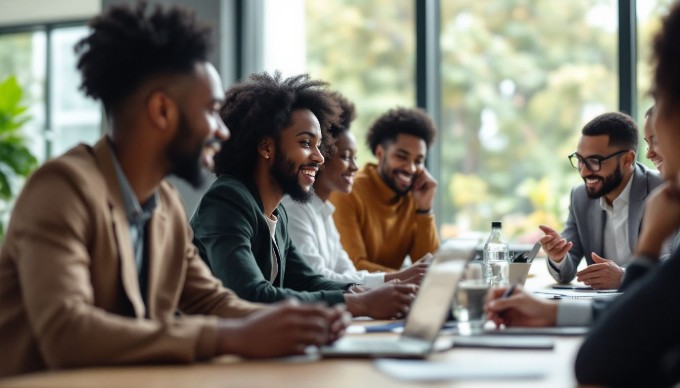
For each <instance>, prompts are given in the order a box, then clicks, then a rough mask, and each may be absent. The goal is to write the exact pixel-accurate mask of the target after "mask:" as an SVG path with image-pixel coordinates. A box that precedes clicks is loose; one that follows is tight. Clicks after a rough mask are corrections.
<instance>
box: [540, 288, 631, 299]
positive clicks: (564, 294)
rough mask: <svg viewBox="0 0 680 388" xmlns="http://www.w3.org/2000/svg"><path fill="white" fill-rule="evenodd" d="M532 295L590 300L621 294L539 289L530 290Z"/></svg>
mask: <svg viewBox="0 0 680 388" xmlns="http://www.w3.org/2000/svg"><path fill="white" fill-rule="evenodd" d="M531 293H532V294H535V295H536V296H538V297H548V298H550V297H553V298H557V299H559V298H562V299H592V298H603V297H613V296H615V295H619V294H621V293H620V292H616V291H612V290H591V291H586V290H552V289H547V288H544V289H541V290H532V291H531Z"/></svg>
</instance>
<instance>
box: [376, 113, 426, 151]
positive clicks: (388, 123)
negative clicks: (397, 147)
mask: <svg viewBox="0 0 680 388" xmlns="http://www.w3.org/2000/svg"><path fill="white" fill-rule="evenodd" d="M436 133H437V129H436V128H435V126H434V122H433V121H432V119H431V118H430V116H429V115H428V114H427V112H425V111H424V110H422V109H420V108H394V109H390V110H389V111H387V113H385V114H383V115H382V116H380V117H378V119H377V120H376V121H375V122H374V123H373V125H372V126H371V128H369V130H368V135H367V136H366V143H367V144H368V147H369V148H370V149H371V151H372V152H373V154H374V155H375V148H376V147H377V146H378V145H379V144H382V145H383V146H384V145H385V143H386V142H388V141H389V142H394V141H395V140H396V139H397V136H398V135H400V134H407V135H413V136H415V137H419V138H421V139H423V140H424V141H425V144H426V145H427V148H428V149H429V148H430V145H432V142H433V141H434V137H435V134H436Z"/></svg>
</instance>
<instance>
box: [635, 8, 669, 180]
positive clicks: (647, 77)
mask: <svg viewBox="0 0 680 388" xmlns="http://www.w3.org/2000/svg"><path fill="white" fill-rule="evenodd" d="M671 3H672V0H645V1H638V2H637V33H638V41H637V52H638V58H637V81H638V96H637V101H638V109H637V110H638V117H637V119H638V124H639V126H640V149H639V151H640V152H639V153H642V155H644V153H645V150H646V143H645V142H644V140H642V139H643V138H644V132H643V131H642V129H643V128H644V127H643V125H644V120H645V112H647V110H648V109H649V107H650V106H652V105H653V104H654V100H653V99H652V97H651V96H650V95H649V90H650V87H651V85H652V68H651V66H650V63H649V59H650V58H651V55H652V40H653V39H654V36H655V35H656V33H657V32H658V31H659V29H660V28H661V16H662V15H666V14H667V13H668V10H669V8H670V5H671ZM638 159H639V160H640V162H642V163H644V164H645V165H647V167H650V168H654V164H653V163H652V162H650V161H649V160H647V159H646V158H644V156H643V157H642V158H638Z"/></svg>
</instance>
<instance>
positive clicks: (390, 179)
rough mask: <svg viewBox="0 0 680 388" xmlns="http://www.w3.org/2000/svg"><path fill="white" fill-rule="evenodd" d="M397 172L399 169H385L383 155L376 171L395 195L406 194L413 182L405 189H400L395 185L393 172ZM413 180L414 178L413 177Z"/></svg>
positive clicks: (385, 158)
mask: <svg viewBox="0 0 680 388" xmlns="http://www.w3.org/2000/svg"><path fill="white" fill-rule="evenodd" d="M397 172H399V170H392V171H390V170H388V169H387V156H383V158H382V160H380V164H379V168H378V173H379V174H380V176H381V177H382V179H383V182H385V184H386V185H387V186H388V187H389V188H390V189H392V191H394V192H395V193H396V194H397V195H399V196H404V195H406V194H408V192H409V191H411V188H413V182H412V183H411V184H410V185H409V186H408V187H407V188H405V189H403V190H402V189H400V188H399V187H398V186H397V182H396V178H395V177H394V174H396V173H397ZM414 182H415V179H414Z"/></svg>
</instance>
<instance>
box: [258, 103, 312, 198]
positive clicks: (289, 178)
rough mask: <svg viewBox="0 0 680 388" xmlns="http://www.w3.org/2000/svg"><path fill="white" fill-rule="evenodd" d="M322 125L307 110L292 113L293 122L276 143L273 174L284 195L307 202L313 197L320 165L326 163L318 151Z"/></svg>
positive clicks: (271, 171)
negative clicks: (312, 193)
mask: <svg viewBox="0 0 680 388" xmlns="http://www.w3.org/2000/svg"><path fill="white" fill-rule="evenodd" d="M320 145H321V126H320V125H319V120H317V118H316V116H314V114H313V113H312V112H311V111H310V110H308V109H298V110H295V111H293V112H292V113H291V125H290V126H288V127H287V128H284V129H283V130H281V133H280V134H279V139H278V141H276V142H275V152H274V154H275V155H274V163H273V165H272V166H271V168H270V174H271V176H272V178H273V179H274V182H275V183H276V184H277V185H278V186H279V187H280V188H281V191H282V192H283V194H288V195H289V196H290V197H291V198H292V199H293V200H295V201H298V202H306V201H308V200H309V199H310V198H311V188H312V185H314V182H315V178H316V173H317V172H318V171H319V166H320V165H321V164H322V163H323V162H324V159H323V156H322V155H321V152H320V151H319V146H320Z"/></svg>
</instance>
